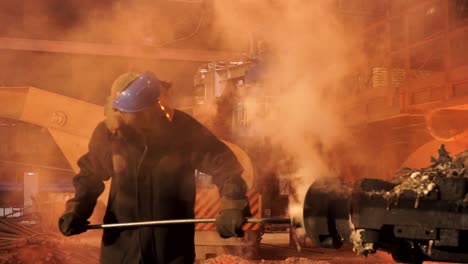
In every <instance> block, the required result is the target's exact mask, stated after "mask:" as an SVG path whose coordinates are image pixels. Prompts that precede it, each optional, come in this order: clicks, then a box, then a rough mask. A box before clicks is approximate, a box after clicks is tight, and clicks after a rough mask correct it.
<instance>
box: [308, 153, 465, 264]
mask: <svg viewBox="0 0 468 264" xmlns="http://www.w3.org/2000/svg"><path fill="white" fill-rule="evenodd" d="M432 162H433V165H432V166H430V167H428V168H423V169H420V170H413V169H409V168H408V169H404V170H402V171H400V172H399V173H397V174H396V175H395V176H396V178H395V179H394V180H393V181H392V182H389V181H384V180H380V179H363V180H361V181H359V182H357V183H356V184H355V185H354V186H344V185H343V184H341V183H337V182H330V181H328V182H327V181H322V182H316V183H314V184H313V185H312V186H311V187H310V188H309V190H308V192H307V195H306V200H305V203H304V204H305V206H304V227H305V229H306V232H307V234H308V235H309V236H310V237H311V238H312V239H313V240H314V241H315V242H316V243H318V244H320V245H321V246H322V247H331V248H339V247H341V246H342V245H343V244H344V243H346V242H348V243H352V244H353V246H354V251H356V252H357V253H358V254H363V255H367V254H371V253H374V252H375V251H376V250H383V251H387V252H389V253H391V254H392V257H393V258H394V259H395V260H396V261H398V262H404V263H422V262H423V261H445V262H468V171H465V168H466V165H467V163H468V151H465V152H462V153H460V154H459V155H457V156H455V157H454V158H452V157H450V156H449V155H448V153H447V152H445V149H444V148H443V146H442V147H441V149H440V150H439V158H438V159H434V158H433V159H432Z"/></svg>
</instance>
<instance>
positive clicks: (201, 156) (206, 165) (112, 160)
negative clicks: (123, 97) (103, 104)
mask: <svg viewBox="0 0 468 264" xmlns="http://www.w3.org/2000/svg"><path fill="white" fill-rule="evenodd" d="M164 127H165V129H164V133H163V134H162V135H159V136H155V137H154V138H151V140H149V142H148V143H144V142H143V140H142V138H141V137H139V136H138V134H137V133H136V132H134V131H133V130H132V129H130V128H128V127H127V128H126V127H122V128H120V130H121V131H120V133H119V134H120V135H121V136H116V134H115V133H111V132H110V130H109V129H108V128H107V126H106V125H105V122H101V123H100V124H99V125H98V126H97V127H96V129H95V131H94V133H93V135H92V137H91V140H90V143H89V151H88V153H87V154H85V155H84V156H82V157H81V158H80V159H79V161H78V165H79V167H80V172H79V173H78V175H76V176H75V177H74V179H73V183H74V186H75V190H76V191H75V197H74V198H72V199H70V200H69V201H67V206H66V211H67V212H70V211H71V212H74V213H76V214H78V215H80V216H82V217H85V218H89V217H90V216H91V214H92V212H93V209H94V206H95V205H96V199H97V198H98V196H99V195H100V194H101V193H102V192H103V190H104V184H103V181H105V180H108V179H110V178H112V184H111V188H110V195H109V201H108V205H107V209H106V214H105V216H104V220H103V221H104V223H124V222H135V221H149V220H165V219H184V218H194V204H195V177H194V170H195V169H198V170H200V171H202V172H205V173H207V174H210V175H212V176H213V182H214V183H215V184H216V185H217V186H218V188H219V190H220V192H221V195H222V196H223V197H224V198H227V199H234V200H241V199H246V197H245V193H246V184H245V182H244V180H243V179H242V178H241V174H242V171H243V169H242V167H241V165H240V163H239V162H238V160H237V159H236V157H235V156H234V154H233V153H232V152H231V151H230V149H229V148H228V147H227V146H226V145H225V144H223V143H222V142H221V141H220V140H218V139H217V138H216V137H215V136H214V135H213V134H212V133H211V132H210V131H209V130H208V129H206V128H205V127H204V126H202V125H201V124H200V123H198V122H197V121H196V120H195V119H193V118H192V117H190V116H189V115H187V114H185V113H183V112H180V111H175V114H174V117H173V121H172V122H167V124H166V125H165V126H164ZM194 229H195V227H194V225H193V224H185V225H168V226H161V227H142V228H127V229H106V230H104V234H103V238H102V247H101V263H112V264H115V263H156V264H166V263H193V262H194V259H195V248H194V232H195V231H194Z"/></svg>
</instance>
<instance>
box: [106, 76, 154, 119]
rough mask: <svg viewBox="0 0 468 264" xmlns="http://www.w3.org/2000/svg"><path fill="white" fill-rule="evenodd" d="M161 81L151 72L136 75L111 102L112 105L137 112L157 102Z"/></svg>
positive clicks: (125, 110)
mask: <svg viewBox="0 0 468 264" xmlns="http://www.w3.org/2000/svg"><path fill="white" fill-rule="evenodd" d="M160 88H161V82H160V81H159V80H158V78H157V77H156V76H155V75H154V74H153V73H152V72H149V71H147V72H145V73H143V74H142V75H140V76H138V77H137V78H136V79H135V80H134V81H133V82H131V83H130V84H129V85H128V86H127V88H125V89H124V90H123V91H122V92H121V93H120V94H119V95H118V96H117V97H116V98H115V100H114V102H112V106H113V107H114V108H115V109H117V110H119V111H122V112H138V111H141V110H144V109H146V108H149V107H151V106H153V105H155V103H156V102H157V100H158V98H159V94H160Z"/></svg>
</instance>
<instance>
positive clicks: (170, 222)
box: [87, 218, 297, 229]
mask: <svg viewBox="0 0 468 264" xmlns="http://www.w3.org/2000/svg"><path fill="white" fill-rule="evenodd" d="M214 222H216V218H199V219H177V220H157V221H144V222H130V223H115V224H98V225H88V226H87V229H107V228H122V227H143V226H159V225H174V224H197V223H214ZM246 223H256V224H292V225H297V224H296V223H295V222H294V221H293V220H291V219H287V218H248V219H247V220H246Z"/></svg>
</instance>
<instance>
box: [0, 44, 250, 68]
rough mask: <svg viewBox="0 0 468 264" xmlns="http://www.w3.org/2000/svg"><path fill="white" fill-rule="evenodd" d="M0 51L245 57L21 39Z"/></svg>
mask: <svg viewBox="0 0 468 264" xmlns="http://www.w3.org/2000/svg"><path fill="white" fill-rule="evenodd" d="M0 49H6V50H27V51H42V52H56V53H70V54H86V55H98V56H118V57H130V58H145V59H151V60H176V61H195V62H209V61H236V60H240V59H242V58H244V57H245V56H246V53H241V52H225V51H210V50H194V49H174V48H161V47H157V46H151V45H123V44H110V43H109V44H108V43H87V42H72V41H56V40H38V39H22V38H21V39H20V38H0Z"/></svg>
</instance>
